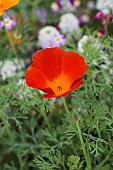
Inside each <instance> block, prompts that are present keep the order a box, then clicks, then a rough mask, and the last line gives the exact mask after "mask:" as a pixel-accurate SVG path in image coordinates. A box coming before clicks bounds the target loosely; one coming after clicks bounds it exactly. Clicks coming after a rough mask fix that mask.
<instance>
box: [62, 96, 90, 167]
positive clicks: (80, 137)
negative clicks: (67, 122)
mask: <svg viewBox="0 0 113 170" xmlns="http://www.w3.org/2000/svg"><path fill="white" fill-rule="evenodd" d="M62 101H63V104H64V108H65V110H66V113H67V114H70V111H69V109H68V107H67V104H66V101H65V98H63V97H62ZM75 123H76V126H77V130H78V134H79V139H80V143H81V146H82V150H83V154H84V158H85V160H86V164H87V167H88V168H90V169H91V164H90V160H89V157H88V154H87V152H86V148H85V144H84V141H83V137H82V132H81V129H80V126H79V123H78V122H75ZM74 131H75V129H74Z"/></svg>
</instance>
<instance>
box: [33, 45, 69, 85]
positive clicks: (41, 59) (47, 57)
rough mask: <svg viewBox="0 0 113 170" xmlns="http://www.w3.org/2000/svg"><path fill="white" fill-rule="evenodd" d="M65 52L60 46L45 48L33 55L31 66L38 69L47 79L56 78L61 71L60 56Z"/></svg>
mask: <svg viewBox="0 0 113 170" xmlns="http://www.w3.org/2000/svg"><path fill="white" fill-rule="evenodd" d="M65 53H66V52H65V51H64V50H62V49H60V48H47V49H44V50H41V51H39V52H37V53H36V54H35V55H34V57H33V66H34V67H35V68H36V69H38V70H40V71H41V72H42V74H43V75H44V76H45V77H46V79H47V80H48V81H50V82H51V81H53V80H54V79H57V78H58V77H59V75H60V73H61V58H62V56H63V55H64V54H65Z"/></svg>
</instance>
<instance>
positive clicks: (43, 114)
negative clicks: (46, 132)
mask: <svg viewBox="0 0 113 170" xmlns="http://www.w3.org/2000/svg"><path fill="white" fill-rule="evenodd" d="M40 113H41V115H42V117H43V118H44V120H45V123H46V125H47V126H48V128H49V129H51V126H50V123H49V120H48V117H47V115H46V113H45V111H44V110H42V111H40Z"/></svg>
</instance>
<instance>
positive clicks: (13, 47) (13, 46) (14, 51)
mask: <svg viewBox="0 0 113 170" xmlns="http://www.w3.org/2000/svg"><path fill="white" fill-rule="evenodd" d="M3 21H4V28H5V32H6V35H7V37H8V40H9V43H10V46H11V48H12V51H13V54H14V56H15V57H16V58H18V54H17V52H16V49H15V44H14V43H13V42H12V41H11V38H10V36H9V33H8V30H7V28H6V25H5V17H4V15H3Z"/></svg>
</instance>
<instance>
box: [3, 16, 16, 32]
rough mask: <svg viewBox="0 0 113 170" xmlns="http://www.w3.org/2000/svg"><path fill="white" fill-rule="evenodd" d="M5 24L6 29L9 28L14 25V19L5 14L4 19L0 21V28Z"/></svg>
mask: <svg viewBox="0 0 113 170" xmlns="http://www.w3.org/2000/svg"><path fill="white" fill-rule="evenodd" d="M4 25H5V26H6V28H7V30H11V29H12V28H13V27H14V26H16V20H14V19H12V18H11V17H10V16H8V15H7V16H5V18H4V21H0V28H2V27H4Z"/></svg>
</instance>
